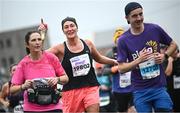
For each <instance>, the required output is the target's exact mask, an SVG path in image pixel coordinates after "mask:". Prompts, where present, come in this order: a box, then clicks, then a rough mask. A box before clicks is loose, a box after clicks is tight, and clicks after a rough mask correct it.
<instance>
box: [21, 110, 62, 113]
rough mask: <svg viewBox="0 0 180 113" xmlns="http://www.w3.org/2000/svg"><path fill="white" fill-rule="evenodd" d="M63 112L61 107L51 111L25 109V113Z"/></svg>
mask: <svg viewBox="0 0 180 113" xmlns="http://www.w3.org/2000/svg"><path fill="white" fill-rule="evenodd" d="M49 112H52V113H62V110H61V109H55V110H50V111H24V113H49Z"/></svg>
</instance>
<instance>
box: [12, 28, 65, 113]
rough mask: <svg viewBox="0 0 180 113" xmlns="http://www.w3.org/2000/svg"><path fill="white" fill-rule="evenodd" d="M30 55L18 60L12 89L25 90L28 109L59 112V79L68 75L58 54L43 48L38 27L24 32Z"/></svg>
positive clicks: (25, 103) (16, 90)
mask: <svg viewBox="0 0 180 113" xmlns="http://www.w3.org/2000/svg"><path fill="white" fill-rule="evenodd" d="M25 43H26V45H25V46H26V50H27V53H28V54H27V55H26V56H25V57H24V58H23V59H22V60H21V61H20V62H19V64H18V66H17V69H16V71H15V73H14V76H13V77H12V86H11V90H10V91H11V93H16V92H19V91H21V90H25V93H24V111H25V112H47V111H48V112H49V111H50V112H59V111H60V101H59V94H58V92H57V90H56V85H57V83H60V84H62V85H64V84H66V83H67V82H68V81H69V79H68V76H67V75H66V73H65V71H64V69H63V67H62V66H61V64H60V62H59V60H58V58H57V57H56V56H55V55H53V54H52V53H48V52H45V51H43V50H42V48H43V40H42V38H41V35H40V33H39V32H38V31H30V32H28V33H27V34H26V36H25Z"/></svg>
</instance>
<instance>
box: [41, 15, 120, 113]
mask: <svg viewBox="0 0 180 113" xmlns="http://www.w3.org/2000/svg"><path fill="white" fill-rule="evenodd" d="M61 25H62V30H63V33H64V34H65V36H66V38H67V41H65V42H64V43H63V44H58V45H56V46H54V47H52V48H50V49H48V51H50V52H52V53H54V54H55V55H56V56H58V58H59V59H60V60H61V61H62V66H63V68H64V70H65V71H66V73H67V75H68V77H69V82H68V83H67V84H66V85H64V86H63V95H62V102H63V112H98V111H99V88H98V86H99V83H98V82H97V79H96V75H95V70H94V67H93V59H94V60H95V61H96V62H99V63H102V64H111V65H114V64H118V63H117V62H116V60H114V59H110V58H108V57H105V56H102V55H101V54H100V53H99V52H98V51H97V49H96V48H95V46H94V44H93V43H92V42H91V41H90V40H82V39H80V38H79V36H78V35H77V32H78V25H77V23H76V20H75V18H72V17H67V18H65V19H64V20H62V22H61ZM39 28H42V29H41V30H43V29H46V27H45V26H44V25H43V24H41V25H40V27H39Z"/></svg>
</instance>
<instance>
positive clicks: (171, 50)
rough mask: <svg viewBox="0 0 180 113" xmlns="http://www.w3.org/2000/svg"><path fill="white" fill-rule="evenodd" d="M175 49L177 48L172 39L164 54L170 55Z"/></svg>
mask: <svg viewBox="0 0 180 113" xmlns="http://www.w3.org/2000/svg"><path fill="white" fill-rule="evenodd" d="M176 49H177V44H176V43H175V42H174V41H172V42H171V44H170V45H169V47H168V48H167V50H166V52H165V54H167V55H168V56H171V55H172V54H173V53H174V52H175V51H176Z"/></svg>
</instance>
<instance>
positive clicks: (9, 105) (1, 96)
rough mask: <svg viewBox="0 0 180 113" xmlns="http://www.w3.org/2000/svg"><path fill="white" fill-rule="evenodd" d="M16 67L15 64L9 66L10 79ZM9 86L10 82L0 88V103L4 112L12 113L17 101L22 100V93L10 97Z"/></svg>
mask: <svg viewBox="0 0 180 113" xmlns="http://www.w3.org/2000/svg"><path fill="white" fill-rule="evenodd" d="M16 65H17V64H13V65H11V66H10V75H11V77H12V75H13V73H14V71H15V69H16ZM10 86H11V81H9V82H7V83H5V84H4V85H3V86H2V90H1V92H0V103H1V104H2V105H3V106H4V108H5V109H6V111H7V110H8V111H9V112H12V111H13V108H14V107H15V106H17V105H18V104H19V101H21V100H23V92H20V93H18V94H15V95H11V94H10Z"/></svg>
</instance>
